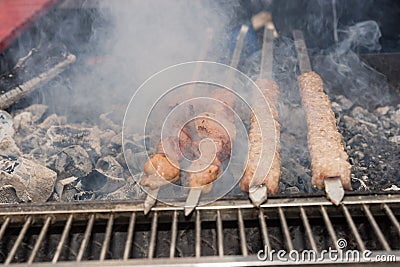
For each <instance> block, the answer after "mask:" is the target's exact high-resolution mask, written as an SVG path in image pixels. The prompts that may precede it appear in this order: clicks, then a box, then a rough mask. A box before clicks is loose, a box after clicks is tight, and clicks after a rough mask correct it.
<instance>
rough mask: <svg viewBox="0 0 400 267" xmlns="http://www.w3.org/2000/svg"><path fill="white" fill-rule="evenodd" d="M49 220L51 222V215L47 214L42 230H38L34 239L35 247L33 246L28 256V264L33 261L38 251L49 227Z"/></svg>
mask: <svg viewBox="0 0 400 267" xmlns="http://www.w3.org/2000/svg"><path fill="white" fill-rule="evenodd" d="M50 222H51V217H50V216H47V218H46V221H45V223H44V225H43V227H42V230H41V231H40V234H39V237H38V239H37V240H36V243H35V247H34V248H33V250H32V253H31V256H30V257H29V260H28V264H31V263H32V262H33V261H34V259H35V257H36V253H37V252H38V250H39V248H40V245H41V244H42V241H43V238H44V237H45V235H46V233H47V229H48V228H49V225H50Z"/></svg>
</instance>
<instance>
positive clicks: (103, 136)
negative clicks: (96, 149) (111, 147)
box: [99, 129, 117, 146]
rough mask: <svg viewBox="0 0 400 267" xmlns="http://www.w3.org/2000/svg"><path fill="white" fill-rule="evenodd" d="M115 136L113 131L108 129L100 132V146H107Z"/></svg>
mask: <svg viewBox="0 0 400 267" xmlns="http://www.w3.org/2000/svg"><path fill="white" fill-rule="evenodd" d="M116 135H117V134H116V133H115V132H114V131H113V130H109V129H108V130H105V131H101V132H100V135H99V137H100V142H101V145H102V146H104V145H107V144H109V143H110V142H111V139H112V138H113V137H114V136H116Z"/></svg>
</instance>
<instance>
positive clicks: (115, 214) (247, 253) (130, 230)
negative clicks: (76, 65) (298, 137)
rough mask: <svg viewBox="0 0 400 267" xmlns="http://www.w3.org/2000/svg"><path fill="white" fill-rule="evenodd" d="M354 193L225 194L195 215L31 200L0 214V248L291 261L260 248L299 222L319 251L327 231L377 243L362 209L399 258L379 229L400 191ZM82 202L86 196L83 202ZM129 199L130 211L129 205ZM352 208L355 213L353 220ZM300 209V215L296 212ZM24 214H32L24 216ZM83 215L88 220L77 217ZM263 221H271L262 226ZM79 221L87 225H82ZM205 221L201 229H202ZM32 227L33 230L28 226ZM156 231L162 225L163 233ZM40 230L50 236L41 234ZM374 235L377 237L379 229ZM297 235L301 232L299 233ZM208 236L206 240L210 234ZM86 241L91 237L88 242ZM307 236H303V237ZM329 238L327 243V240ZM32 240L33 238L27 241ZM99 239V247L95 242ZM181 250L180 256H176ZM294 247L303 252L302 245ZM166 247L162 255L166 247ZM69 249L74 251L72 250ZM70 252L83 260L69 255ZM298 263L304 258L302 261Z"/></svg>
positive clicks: (110, 260) (58, 255) (107, 256)
mask: <svg viewBox="0 0 400 267" xmlns="http://www.w3.org/2000/svg"><path fill="white" fill-rule="evenodd" d="M357 198H359V199H362V201H361V202H358V203H357V202H355V201H353V200H352V198H351V197H348V198H347V199H345V201H344V202H346V201H347V202H348V203H350V204H346V203H344V204H342V206H341V207H335V206H332V205H331V204H326V205H325V204H322V205H321V200H318V198H317V197H316V198H315V201H314V202H312V201H310V198H307V199H303V201H302V202H301V201H300V200H299V199H292V198H291V199H281V200H280V202H281V204H282V205H283V206H285V208H283V207H275V206H274V205H275V204H274V203H273V206H268V207H267V208H260V209H254V208H253V207H252V206H251V204H249V205H247V204H246V205H245V204H244V202H242V204H241V205H235V201H232V202H229V203H231V205H229V203H228V202H225V203H221V202H218V203H215V205H214V206H212V205H211V206H200V207H198V208H197V209H196V211H195V214H194V215H195V217H193V216H191V217H183V216H181V215H183V213H182V212H183V209H182V208H179V207H178V208H177V207H174V206H168V207H166V208H165V209H164V208H162V207H161V208H160V207H155V208H154V209H153V211H152V212H151V214H150V216H144V215H143V214H142V212H138V211H137V210H136V208H135V207H134V205H132V204H130V206H128V205H127V206H126V207H125V206H123V205H121V204H115V205H114V204H113V205H110V204H106V205H109V206H107V209H109V211H108V212H107V211H105V210H103V211H101V212H97V210H95V211H91V210H85V212H87V213H88V215H87V216H86V215H84V214H83V213H74V215H72V214H69V213H68V212H67V211H66V210H57V211H56V210H54V209H52V210H51V215H49V214H50V213H47V214H46V210H44V209H42V208H41V207H40V206H39V205H35V204H34V205H32V211H34V212H35V213H36V214H30V216H26V217H25V216H24V215H25V214H24V213H23V214H18V215H17V214H16V215H8V214H5V215H3V217H2V218H0V220H1V221H2V222H3V224H2V226H1V227H0V233H1V231H3V232H4V236H3V238H2V242H1V243H0V253H1V254H0V255H6V258H7V259H8V262H7V264H11V263H12V264H13V266H14V264H15V265H17V266H26V265H32V266H44V265H46V264H48V265H49V266H50V265H51V264H52V263H51V262H48V263H45V262H44V261H47V260H48V258H49V256H50V259H51V258H52V259H53V261H52V262H55V263H57V262H58V261H59V259H63V262H61V263H58V264H57V265H58V266H71V265H72V264H74V265H76V266H77V267H78V266H85V267H86V266H104V265H112V264H117V265H129V266H131V265H135V264H139V265H149V264H150V265H163V266H175V265H195V266H200V265H205V264H211V265H212V264H214V265H218V266H219V265H225V266H230V265H232V263H233V262H235V261H236V262H240V263H239V264H240V265H246V266H249V265H265V264H266V265H277V264H279V265H288V264H289V263H290V261H289V262H287V263H286V262H281V261H279V262H278V261H277V259H274V260H271V261H270V260H268V261H265V262H262V261H258V260H257V258H256V256H257V252H258V251H259V250H262V249H264V248H265V246H267V247H268V248H269V249H270V250H269V251H271V249H281V248H280V247H279V246H280V244H284V248H283V249H286V250H291V249H293V247H294V245H295V244H294V241H292V237H293V236H294V235H297V234H299V232H298V231H302V230H303V229H304V234H303V235H304V238H305V239H307V240H310V241H309V245H308V246H310V248H311V249H313V250H315V251H317V253H318V251H321V250H322V249H324V248H323V247H322V246H323V245H324V240H326V232H327V231H328V233H329V235H330V237H329V238H328V239H332V240H333V241H334V242H335V241H336V239H337V238H338V237H339V236H348V235H352V236H354V237H355V238H354V242H355V243H356V244H355V245H356V246H357V248H359V249H360V251H362V250H365V246H366V244H374V242H375V243H376V241H375V239H376V235H375V234H371V235H366V236H365V237H364V236H361V231H360V230H359V229H361V228H362V227H364V229H365V223H366V220H365V217H368V214H369V213H370V215H371V216H372V219H371V218H369V219H368V220H369V221H370V222H369V223H371V225H372V226H371V227H370V226H369V225H367V228H373V227H374V226H373V224H374V223H373V222H374V221H375V224H376V225H375V226H376V227H378V223H379V229H382V230H380V232H381V234H382V236H381V238H382V239H383V240H385V242H386V243H387V244H388V246H390V247H391V248H392V251H390V252H387V253H388V254H387V255H396V256H397V257H398V258H397V260H400V250H399V247H398V244H397V243H396V242H397V240H396V238H394V237H392V236H391V235H392V234H393V231H383V229H387V228H388V227H391V226H392V225H394V227H393V228H392V229H393V230H394V231H396V233H397V232H398V227H397V226H398V223H399V220H398V217H397V216H399V215H400V201H398V200H400V195H398V196H397V195H394V194H391V195H390V196H387V198H386V199H384V201H383V203H375V202H374V201H375V199H376V198H381V199H382V197H381V196H374V197H371V198H370V199H367V198H366V197H359V196H357ZM363 198H364V199H365V200H366V201H364V199H363ZM270 201H271V202H273V201H275V199H274V198H271V199H270ZM268 203H270V202H268ZM289 204H290V205H291V206H289ZM81 205H82V206H85V205H87V204H86V203H82V204H81ZM364 206H365V207H364ZM129 207H130V208H131V211H130V212H127V210H129ZM363 210H364V211H363ZM366 210H367V211H366ZM368 211H369V213H368ZM2 212H4V210H2ZM0 216H1V215H0ZM356 216H358V217H357V218H359V219H360V220H359V219H357V220H356V219H355V218H356ZM299 217H300V218H301V222H299V220H298V219H299ZM28 218H30V219H29V220H27V219H28ZM50 218H51V219H50ZM102 218H104V219H105V220H103V219H102ZM333 218H335V221H333ZM363 219H364V220H363ZM378 219H379V220H378ZM381 219H382V220H381ZM84 220H85V221H84ZM214 221H215V224H212V223H211V222H214ZM33 222H35V224H34V223H33ZM38 222H39V223H40V224H39V223H38ZM75 222H76V223H75ZM82 223H85V224H83V225H82ZM159 223H160V224H159ZM169 223H170V224H171V225H170V227H167V228H165V227H164V226H165V225H167V224H169ZM210 223H211V224H210ZM333 223H334V227H335V229H334V227H333ZM267 224H268V226H270V227H271V226H273V227H271V228H267ZM367 224H368V223H367ZM34 225H35V228H34V227H33V226H34ZM136 225H138V227H136ZM193 225H194V227H193ZM396 225H397V226H396ZM210 226H211V227H210ZM60 227H62V228H61V229H60ZM82 227H84V228H83V230H82ZM181 227H182V230H183V231H182V236H181V235H179V233H180V232H179V233H178V229H181ZM204 227H205V229H202V228H204ZM314 227H315V228H314ZM31 228H32V230H30V229H31ZM158 228H160V229H158ZM1 229H4V230H1ZM346 229H350V230H346ZM60 231H62V232H61V237H59V235H60ZM159 231H162V233H163V234H161V233H159ZM164 231H165V234H164ZM367 231H368V229H367ZM372 231H373V232H374V233H375V232H376V230H375V229H372ZM280 232H282V234H280ZM235 234H236V235H238V236H239V238H238V239H236V238H232V237H234V236H235ZM36 236H37V238H36ZM44 236H46V237H48V238H44ZM125 236H126V237H125ZM259 236H260V237H261V238H262V243H263V244H262V243H261V242H260V243H259V242H257V241H258V240H259ZM332 236H333V237H332ZM377 236H378V238H379V234H377ZM134 237H135V241H136V237H137V238H138V241H137V242H138V244H139V245H146V247H145V249H146V250H147V251H145V252H144V253H140V252H139V253H136V252H135V251H136V246H135V249H134V248H133V246H132V245H133V243H134V242H133V241H134V240H133V239H134ZM146 237H147V238H146ZM178 237H179V238H181V237H182V239H179V243H178ZM271 237H273V241H274V243H273V244H272V246H271V244H270V241H271V242H272V240H271ZM299 237H301V233H300V235H299ZM361 237H362V238H361ZM58 238H60V240H59V241H57V240H58ZM79 238H81V239H82V242H81V244H77V243H76V240H80V239H79ZM69 239H71V241H72V242H71V243H70V244H69V243H68V240H69ZM174 239H175V240H174ZM13 240H16V241H15V242H16V243H15V244H12V243H11V244H9V243H10V241H11V242H12V241H13ZM208 240H209V241H211V242H208ZM227 240H229V242H228V241H227ZM317 240H318V242H317ZM246 241H248V242H249V243H247V242H246ZM260 241H261V240H260ZM319 241H321V243H319ZM89 242H93V244H90V243H89ZM181 242H182V243H181ZM292 242H293V243H292ZM306 242H307V243H308V241H306ZM328 242H329V243H330V240H329V241H328ZM31 243H33V245H32V246H31V245H30V244H31ZM111 243H113V244H114V245H113V247H112V249H110V247H111ZM296 244H297V243H296ZM350 244H351V243H350ZM67 245H68V247H67ZM180 245H181V246H180ZM193 245H195V247H194V252H195V256H196V257H193V250H192V249H193V247H192V246H193ZM263 245H264V246H263ZM334 245H335V244H334ZM376 245H378V247H376ZM376 245H371V247H370V248H368V249H370V250H371V251H372V252H373V253H376V254H383V252H382V251H380V249H381V248H383V246H381V245H380V243H378V244H376ZM53 246H54V247H56V248H57V249H55V250H52V249H50V250H48V251H46V248H47V247H53ZM275 246H276V247H275ZM320 246H321V247H320ZM97 247H99V249H96V248H97ZM301 247H302V246H301ZM332 247H333V246H332ZM42 248H44V249H42ZM67 248H68V249H67ZM89 248H90V249H89ZM92 248H93V249H92ZM142 248H143V247H142ZM142 248H139V249H142ZM349 249H350V247H349ZM168 250H169V251H168ZM178 250H179V257H176V253H177V251H178ZM216 251H218V252H216ZM298 252H299V253H300V251H298ZM49 253H54V256H53V255H52V254H50V255H48V254H49ZM166 253H167V255H165V254H166ZM121 254H123V258H124V260H125V261H122V260H120V257H121ZM202 254H203V255H202ZM215 254H217V255H215ZM74 255H78V256H76V257H74ZM165 256H167V257H165ZM168 256H169V257H168ZM268 257H269V256H268ZM0 259H1V258H0ZM95 259H98V260H95ZM74 260H76V261H79V260H80V261H81V262H80V263H77V262H75V263H71V261H74ZM325 263H326V262H325ZM300 264H303V265H305V264H308V263H304V262H300ZM321 264H322V263H321ZM321 264H317V265H321ZM289 265H290V264H289ZM350 265H351V264H350Z"/></svg>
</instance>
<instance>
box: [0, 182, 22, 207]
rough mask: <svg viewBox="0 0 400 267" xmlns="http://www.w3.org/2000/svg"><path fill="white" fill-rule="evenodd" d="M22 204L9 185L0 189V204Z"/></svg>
mask: <svg viewBox="0 0 400 267" xmlns="http://www.w3.org/2000/svg"><path fill="white" fill-rule="evenodd" d="M20 202H22V201H21V200H20V199H19V197H18V196H17V192H16V191H15V188H14V187H13V186H11V185H6V186H2V187H0V203H3V204H5V203H7V204H14V203H20Z"/></svg>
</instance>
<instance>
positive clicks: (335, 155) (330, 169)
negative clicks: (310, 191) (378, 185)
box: [298, 72, 351, 190]
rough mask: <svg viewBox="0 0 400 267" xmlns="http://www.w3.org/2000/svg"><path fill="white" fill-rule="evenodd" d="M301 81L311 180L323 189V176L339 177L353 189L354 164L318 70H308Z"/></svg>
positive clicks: (299, 78) (345, 186) (346, 186)
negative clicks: (352, 165) (345, 148)
mask: <svg viewBox="0 0 400 267" xmlns="http://www.w3.org/2000/svg"><path fill="white" fill-rule="evenodd" d="M298 82H299V87H300V93H301V98H302V104H303V107H304V110H305V113H306V119H307V128H308V133H307V139H308V149H309V151H310V157H311V170H312V184H313V185H314V186H316V187H317V188H319V189H323V188H324V179H329V178H330V177H340V179H341V181H342V184H343V188H344V189H347V190H351V184H350V173H351V169H350V168H351V166H350V164H349V162H348V155H347V154H346V152H345V151H344V146H343V143H342V136H341V134H340V133H339V132H338V129H337V126H336V119H335V114H334V113H333V112H332V107H331V102H330V100H329V98H328V96H327V95H326V94H325V93H324V91H323V81H322V79H321V77H320V76H319V75H318V74H317V73H315V72H307V73H304V74H302V75H300V76H299V77H298Z"/></svg>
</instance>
